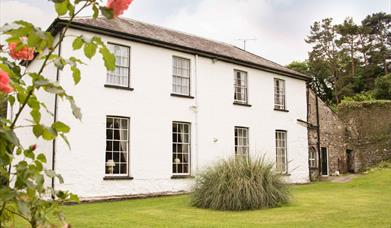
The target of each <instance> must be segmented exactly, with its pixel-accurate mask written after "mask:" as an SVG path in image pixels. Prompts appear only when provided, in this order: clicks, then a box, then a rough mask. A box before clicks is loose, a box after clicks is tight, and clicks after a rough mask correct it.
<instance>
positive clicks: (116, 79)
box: [106, 42, 130, 88]
mask: <svg viewBox="0 0 391 228" xmlns="http://www.w3.org/2000/svg"><path fill="white" fill-rule="evenodd" d="M107 47H108V48H109V50H110V51H111V52H112V53H113V54H114V55H115V70H114V71H107V74H106V85H110V86H118V87H125V88H130V47H129V46H126V45H122V44H116V43H111V42H109V43H108V44H107ZM115 48H120V49H121V48H122V49H126V50H127V53H128V54H127V55H128V56H120V55H117V52H116V51H115ZM126 50H125V52H126ZM119 52H120V53H121V52H122V51H119ZM120 58H128V61H124V62H123V63H122V64H119V63H120V62H121V61H120ZM125 63H126V64H125ZM118 72H120V73H118ZM121 72H126V74H127V75H121Z"/></svg>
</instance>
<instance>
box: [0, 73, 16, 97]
mask: <svg viewBox="0 0 391 228" xmlns="http://www.w3.org/2000/svg"><path fill="white" fill-rule="evenodd" d="M9 82H10V79H9V77H8V74H7V72H5V71H3V70H2V69H0V91H1V92H3V93H11V92H12V91H14V89H13V88H12V87H11V86H10V84H9Z"/></svg>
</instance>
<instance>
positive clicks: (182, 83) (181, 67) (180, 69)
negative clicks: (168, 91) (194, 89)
mask: <svg viewBox="0 0 391 228" xmlns="http://www.w3.org/2000/svg"><path fill="white" fill-rule="evenodd" d="M186 81H187V83H186ZM190 85H191V61H190V59H187V58H183V57H179V56H173V57H172V93H173V94H178V95H183V96H190V93H191V88H190ZM186 88H187V89H186Z"/></svg>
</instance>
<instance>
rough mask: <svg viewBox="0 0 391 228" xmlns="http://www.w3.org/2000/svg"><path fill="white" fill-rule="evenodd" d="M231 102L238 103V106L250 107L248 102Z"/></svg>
mask: <svg viewBox="0 0 391 228" xmlns="http://www.w3.org/2000/svg"><path fill="white" fill-rule="evenodd" d="M233 104H234V105H240V106H246V107H251V105H250V104H245V103H239V102H234V103H233Z"/></svg>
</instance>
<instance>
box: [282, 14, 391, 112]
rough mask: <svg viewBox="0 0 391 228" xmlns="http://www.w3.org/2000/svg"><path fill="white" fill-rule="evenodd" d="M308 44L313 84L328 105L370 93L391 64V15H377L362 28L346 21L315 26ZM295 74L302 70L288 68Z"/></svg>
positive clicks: (364, 22)
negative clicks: (309, 46)
mask: <svg viewBox="0 0 391 228" xmlns="http://www.w3.org/2000/svg"><path fill="white" fill-rule="evenodd" d="M305 41H306V42H307V43H308V44H310V45H311V46H312V50H311V51H310V52H309V53H308V60H306V61H305V62H306V65H307V68H308V71H309V74H310V75H312V76H313V82H312V83H311V84H312V85H313V87H314V88H316V89H317V92H318V95H319V96H320V97H321V98H322V99H323V100H324V101H326V102H327V103H329V104H331V103H339V102H340V101H341V99H342V98H343V97H352V96H355V95H356V94H361V93H367V92H371V91H372V90H374V88H375V81H376V79H377V78H379V77H381V76H383V75H385V74H387V73H388V72H389V70H390V69H389V68H390V66H389V65H390V62H391V14H386V13H375V14H372V15H369V16H367V17H366V18H365V19H364V20H363V21H362V22H361V24H356V23H354V21H353V18H349V17H348V18H346V19H345V20H344V22H343V23H341V24H333V23H332V19H331V18H326V19H323V20H322V21H319V22H315V23H314V24H313V25H312V26H311V32H310V34H309V35H308V37H307V38H306V39H305ZM289 67H293V68H295V69H296V70H299V71H300V70H302V69H300V68H298V66H295V64H292V65H289Z"/></svg>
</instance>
